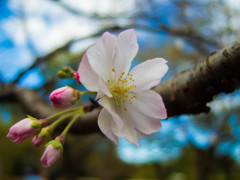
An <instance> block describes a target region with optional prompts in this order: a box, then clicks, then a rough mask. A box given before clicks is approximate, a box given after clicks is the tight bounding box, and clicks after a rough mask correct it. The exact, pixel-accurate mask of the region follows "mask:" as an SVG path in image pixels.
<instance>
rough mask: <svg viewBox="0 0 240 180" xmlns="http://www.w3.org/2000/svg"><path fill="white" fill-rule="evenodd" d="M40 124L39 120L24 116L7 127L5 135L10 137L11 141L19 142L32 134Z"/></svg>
mask: <svg viewBox="0 0 240 180" xmlns="http://www.w3.org/2000/svg"><path fill="white" fill-rule="evenodd" d="M40 126H41V122H39V121H36V120H32V119H30V118H25V119H23V120H21V121H19V122H17V123H16V124H14V125H13V126H12V127H11V128H10V129H9V132H8V134H7V137H8V138H11V139H12V141H13V142H16V143H21V142H22V141H24V140H26V139H27V138H29V137H32V136H34V135H35V134H36V132H37V130H38V129H39V128H40Z"/></svg>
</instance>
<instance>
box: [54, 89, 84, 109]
mask: <svg viewBox="0 0 240 180" xmlns="http://www.w3.org/2000/svg"><path fill="white" fill-rule="evenodd" d="M79 98H80V92H79V91H77V90H75V89H73V88H71V87H68V86H66V87H61V88H58V89H55V90H54V91H53V92H52V93H51V94H50V96H49V99H50V100H51V101H52V103H53V106H54V107H56V108H68V107H71V106H72V105H73V104H75V102H76V101H77V100H78V99H79Z"/></svg>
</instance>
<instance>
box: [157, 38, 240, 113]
mask: <svg viewBox="0 0 240 180" xmlns="http://www.w3.org/2000/svg"><path fill="white" fill-rule="evenodd" d="M239 67H240V40H238V41H236V42H234V43H232V44H231V45H230V46H228V47H226V48H223V49H222V50H220V51H218V52H214V53H212V54H211V55H209V57H207V58H206V59H205V60H204V61H202V62H201V63H199V64H198V65H197V66H196V67H195V68H193V69H189V70H185V71H182V72H180V73H179V74H177V75H176V76H175V77H173V78H171V79H170V80H168V81H166V82H164V83H162V84H160V85H159V86H157V87H156V88H155V90H156V91H157V92H158V93H159V94H161V95H162V97H163V100H164V103H165V105H166V107H167V110H168V116H169V117H170V116H176V115H180V114H196V113H201V112H205V113H207V112H208V111H209V110H210V109H209V107H208V106H207V103H208V102H210V101H212V99H213V97H214V96H215V95H217V94H219V93H223V92H225V93H230V92H233V91H235V90H236V89H237V88H239V81H240V70H239Z"/></svg>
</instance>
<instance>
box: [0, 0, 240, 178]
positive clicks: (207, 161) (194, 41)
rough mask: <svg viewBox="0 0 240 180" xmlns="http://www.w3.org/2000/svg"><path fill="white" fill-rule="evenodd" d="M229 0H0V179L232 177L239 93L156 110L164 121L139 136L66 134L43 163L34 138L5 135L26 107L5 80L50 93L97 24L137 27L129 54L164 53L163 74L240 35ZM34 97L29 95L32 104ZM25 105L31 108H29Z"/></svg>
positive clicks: (233, 0) (238, 141) (239, 159)
mask: <svg viewBox="0 0 240 180" xmlns="http://www.w3.org/2000/svg"><path fill="white" fill-rule="evenodd" d="M239 18H240V3H239V2H238V1H237V0H201V1H194V0H1V1H0V179H2V180H5V179H6V180H8V179H9V180H11V179H16V180H17V179H26V177H27V176H26V174H29V173H30V172H31V173H34V174H36V175H38V176H39V177H41V178H45V179H120V180H121V179H163V180H165V179H166V180H187V179H199V180H204V179H216V180H224V179H226V180H227V179H228V180H230V179H234V180H235V179H240V135H239V134H240V126H239V122H240V120H239V116H240V114H239V113H240V94H239V91H236V92H234V93H232V94H228V95H225V94H220V95H218V96H217V97H215V98H214V100H213V101H212V102H211V103H209V106H210V107H211V111H210V113H208V114H199V115H194V116H191V115H181V116H178V117H172V118H169V119H167V120H163V121H162V124H163V128H162V129H161V130H160V131H159V132H158V133H155V134H153V135H151V136H149V137H146V138H144V139H141V140H140V144H141V147H140V148H138V147H136V146H135V145H132V144H130V143H128V142H127V141H126V140H124V139H120V142H119V144H118V145H114V144H113V143H112V142H110V141H109V140H108V139H107V138H105V137H104V136H102V135H101V134H99V133H95V134H90V135H69V136H68V138H67V141H66V144H65V145H64V153H63V156H62V158H61V159H59V160H58V161H57V163H56V164H55V165H53V166H52V167H51V168H49V169H45V168H43V167H42V166H41V163H40V161H39V159H40V157H41V154H42V152H43V150H44V147H43V148H39V149H36V148H34V147H33V145H32V144H31V142H30V140H29V141H26V142H24V143H22V144H19V145H16V144H14V143H12V142H11V141H10V140H9V139H6V138H5V136H6V134H7V132H8V128H9V127H10V126H11V125H12V124H14V123H16V122H17V121H19V120H21V119H23V118H24V117H25V116H26V109H24V108H23V107H22V105H21V102H18V101H16V100H14V99H12V98H11V97H8V96H4V93H3V92H4V90H5V89H4V88H6V87H7V86H8V85H11V84H12V85H14V87H15V88H16V85H17V88H26V89H32V90H34V91H36V92H37V93H38V95H39V96H40V97H41V98H42V99H44V100H46V101H47V102H48V103H49V105H50V102H49V100H48V95H49V93H50V92H51V91H52V90H53V89H55V88H58V87H61V86H64V85H70V86H73V87H75V88H79V86H78V84H77V83H76V82H75V81H74V80H66V79H59V78H57V76H56V74H57V72H58V70H59V69H61V68H62V67H64V66H70V67H72V68H73V69H75V70H77V68H78V65H79V62H80V60H81V56H82V54H83V53H84V52H85V51H86V49H87V48H88V47H89V46H90V45H92V44H93V43H94V42H96V40H97V38H99V36H100V35H101V34H102V32H104V31H109V32H111V33H115V34H118V33H119V32H120V31H122V30H123V29H128V28H134V29H135V30H136V32H137V36H138V43H139V53H138V55H137V57H136V59H135V61H134V63H135V64H137V63H140V62H142V61H144V60H147V59H151V58H154V57H163V58H165V59H167V60H168V65H169V72H168V73H167V75H166V77H165V78H164V81H165V80H167V79H170V78H171V77H172V76H174V75H175V74H177V73H178V72H180V71H182V70H184V69H188V68H193V67H194V66H195V65H196V64H197V63H198V62H200V61H201V60H203V59H204V58H206V57H207V55H209V54H210V53H211V52H213V51H216V50H219V49H221V48H222V47H224V46H225V45H227V44H229V43H231V42H232V41H234V40H237V39H238V38H239V37H240V36H239V34H240V31H239V29H240V21H239ZM36 105H37V104H33V106H36ZM30 115H31V114H30Z"/></svg>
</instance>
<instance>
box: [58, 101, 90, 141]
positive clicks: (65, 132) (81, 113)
mask: <svg viewBox="0 0 240 180" xmlns="http://www.w3.org/2000/svg"><path fill="white" fill-rule="evenodd" d="M84 113H85V111H84V107H83V106H82V107H81V109H80V110H79V111H78V114H77V115H76V116H74V118H73V119H72V120H71V121H70V123H69V124H68V125H67V126H66V127H65V129H64V130H63V132H62V133H61V135H60V136H61V138H63V139H64V137H65V136H66V134H67V133H68V131H69V129H70V128H71V127H72V125H73V123H75V121H76V120H77V119H78V118H79V117H80V116H81V115H83V114H84Z"/></svg>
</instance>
